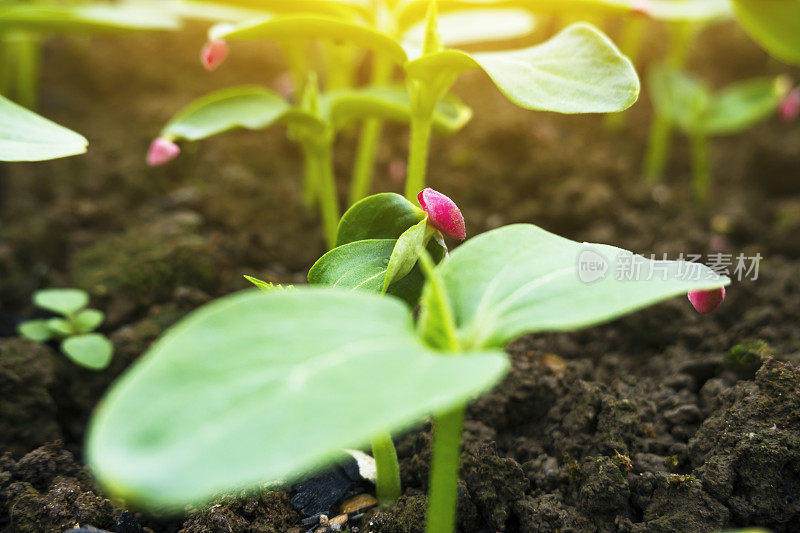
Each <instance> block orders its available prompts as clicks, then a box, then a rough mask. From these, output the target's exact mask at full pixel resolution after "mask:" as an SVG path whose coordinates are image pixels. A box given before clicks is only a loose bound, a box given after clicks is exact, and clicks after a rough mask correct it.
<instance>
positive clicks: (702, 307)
mask: <svg viewBox="0 0 800 533" xmlns="http://www.w3.org/2000/svg"><path fill="white" fill-rule="evenodd" d="M724 299H725V287H720V288H718V289H711V290H710V291H689V301H690V302H692V306H693V307H694V308H695V310H696V311H697V312H698V313H701V314H704V315H705V314H707V313H710V312H711V311H713V310H714V309H716V308H717V307H719V306H720V304H721V303H722V301H723V300H724Z"/></svg>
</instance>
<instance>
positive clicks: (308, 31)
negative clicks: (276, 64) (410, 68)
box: [209, 14, 407, 64]
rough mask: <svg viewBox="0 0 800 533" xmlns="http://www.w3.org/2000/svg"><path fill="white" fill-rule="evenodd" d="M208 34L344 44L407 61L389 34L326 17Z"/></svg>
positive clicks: (288, 18)
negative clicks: (326, 41)
mask: <svg viewBox="0 0 800 533" xmlns="http://www.w3.org/2000/svg"><path fill="white" fill-rule="evenodd" d="M209 35H211V36H212V37H215V38H219V39H238V40H255V39H272V40H276V41H286V40H290V41H296V40H298V39H299V40H328V41H335V42H347V43H352V44H354V45H356V46H360V47H362V48H366V49H369V50H374V51H376V52H380V53H382V54H384V55H385V56H386V57H387V58H388V59H390V60H392V61H394V62H396V63H398V64H403V63H405V61H406V60H407V57H406V53H405V51H404V50H403V47H402V46H400V43H398V42H397V40H396V39H394V38H393V37H391V36H390V35H389V34H386V33H383V32H380V31H378V30H376V29H374V28H372V27H370V26H367V25H365V24H359V23H356V22H351V21H348V20H344V19H341V18H337V17H332V16H325V15H302V14H301V15H280V16H277V17H267V18H264V19H260V20H256V21H246V22H242V23H239V24H222V25H219V26H218V27H215V28H212V29H211V31H210V32H209Z"/></svg>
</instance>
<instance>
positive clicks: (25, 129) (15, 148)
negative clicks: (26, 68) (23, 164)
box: [0, 96, 88, 161]
mask: <svg viewBox="0 0 800 533" xmlns="http://www.w3.org/2000/svg"><path fill="white" fill-rule="evenodd" d="M87 144H88V141H87V140H86V139H85V138H84V137H83V136H82V135H80V134H78V133H75V132H74V131H72V130H68V129H67V128H65V127H63V126H59V125H58V124H56V123H55V122H51V121H49V120H47V119H46V118H44V117H42V116H40V115H37V114H36V113H34V112H33V111H28V110H27V109H25V108H24V107H22V106H20V105H17V104H15V103H14V102H12V101H11V100H8V99H7V98H4V97H3V96H0V161H42V160H45V159H56V158H59V157H67V156H71V155H77V154H82V153H84V152H85V151H86V145H87Z"/></svg>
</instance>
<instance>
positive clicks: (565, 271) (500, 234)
mask: <svg viewBox="0 0 800 533" xmlns="http://www.w3.org/2000/svg"><path fill="white" fill-rule="evenodd" d="M636 265H639V266H638V269H639V276H638V278H639V279H634V280H628V279H626V278H627V277H628V275H631V277H634V276H633V274H634V273H635V272H636V268H637V267H636ZM692 265H693V266H692ZM629 267H630V269H629ZM682 270H685V272H683V271H682ZM437 271H438V272H439V273H440V275H441V277H442V279H443V280H444V284H445V286H446V290H447V296H448V299H449V301H450V304H451V306H452V313H453V316H454V320H455V323H456V326H457V328H458V336H459V340H460V344H461V347H462V348H463V349H481V348H487V347H502V346H505V345H506V343H508V342H510V341H511V340H513V339H514V338H516V337H518V336H519V335H522V334H525V333H534V332H539V331H565V330H573V329H578V328H584V327H588V326H592V325H595V324H599V323H602V322H606V321H609V320H612V319H614V318H617V317H619V316H622V315H624V314H627V313H630V312H632V311H635V310H637V309H641V308H643V307H647V306H649V305H652V304H654V303H657V302H659V301H661V300H665V299H667V298H671V297H673V296H677V295H681V294H682V295H685V294H686V293H687V292H688V291H689V290H706V289H712V288H717V287H720V286H723V285H727V284H728V283H729V280H728V279H727V278H724V277H720V276H718V275H716V274H715V273H714V272H713V271H711V269H709V268H708V267H705V266H703V265H700V264H692V263H682V262H678V261H651V260H648V259H645V258H644V257H641V256H637V255H635V254H632V253H631V252H628V251H626V250H622V249H620V248H615V247H613V246H607V245H601V244H586V243H584V244H581V243H579V242H574V241H571V240H569V239H564V238H563V237H559V236H557V235H553V234H552V233H548V232H546V231H544V230H543V229H540V228H537V227H536V226H532V225H529V224H516V225H512V226H505V227H503V228H500V229H496V230H493V231H489V232H487V233H484V234H482V235H479V236H478V237H475V238H474V239H471V240H469V241H467V242H466V243H465V244H463V245H461V246H460V247H458V248H457V249H456V250H455V251H454V252H453V253H452V254H450V257H449V258H448V259H446V260H445V261H443V262H442V263H441V264H440V265H439V266H438V267H437ZM649 274H652V276H651V279H647V278H648V275H649ZM695 276H696V277H698V278H699V279H694V278H695ZM429 291H430V289H429V288H428V287H427V286H426V292H425V293H424V294H423V297H422V304H423V306H428V305H429V304H428V300H429V298H430V297H429V295H428V294H427V293H428V292H429Z"/></svg>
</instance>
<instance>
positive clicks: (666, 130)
mask: <svg viewBox="0 0 800 533" xmlns="http://www.w3.org/2000/svg"><path fill="white" fill-rule="evenodd" d="M671 139H672V124H670V121H669V119H668V118H667V117H665V116H664V114H663V113H659V112H658V111H657V110H656V111H654V113H653V122H652V123H651V124H650V137H649V139H648V141H647V153H646V154H645V159H644V176H645V179H647V181H649V182H651V183H655V182H657V181H661V178H662V177H663V175H664V168H666V166H667V158H668V156H669V147H670V140H671Z"/></svg>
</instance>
